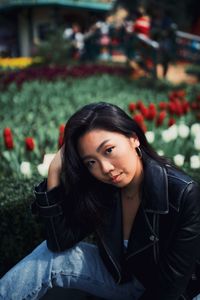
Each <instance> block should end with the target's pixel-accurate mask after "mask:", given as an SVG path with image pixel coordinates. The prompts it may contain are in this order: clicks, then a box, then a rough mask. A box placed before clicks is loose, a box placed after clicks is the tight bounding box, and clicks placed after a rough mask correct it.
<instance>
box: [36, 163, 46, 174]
mask: <svg viewBox="0 0 200 300" xmlns="http://www.w3.org/2000/svg"><path fill="white" fill-rule="evenodd" d="M37 169H38V173H39V174H40V175H41V176H43V177H47V175H48V167H47V165H45V164H40V165H38V166H37Z"/></svg>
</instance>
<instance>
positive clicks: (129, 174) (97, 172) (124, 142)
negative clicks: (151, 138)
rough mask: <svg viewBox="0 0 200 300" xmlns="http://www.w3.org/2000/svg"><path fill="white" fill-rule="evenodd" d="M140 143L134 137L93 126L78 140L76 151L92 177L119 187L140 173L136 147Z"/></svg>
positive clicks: (140, 164) (125, 184) (135, 179)
mask: <svg viewBox="0 0 200 300" xmlns="http://www.w3.org/2000/svg"><path fill="white" fill-rule="evenodd" d="M139 144H140V143H139V140H138V139H137V137H136V136H135V137H134V136H133V137H130V138H128V137H126V136H125V135H123V134H121V133H118V132H111V131H107V130H101V129H95V130H92V131H89V132H87V133H86V134H84V135H83V136H82V137H81V138H80V139H79V141H78V152H79V155H80V157H81V158H82V161H83V163H84V164H85V166H86V167H87V168H88V170H89V172H90V173H91V174H92V175H93V176H94V177H95V178H97V179H98V180H100V181H102V182H104V183H108V184H113V185H115V186H117V187H120V188H122V187H125V186H127V185H128V184H130V183H131V182H132V181H133V180H134V182H135V181H137V179H138V180H139V177H140V176H141V170H142V162H141V160H140V158H139V157H138V155H137V153H136V150H135V148H136V147H138V146H139Z"/></svg>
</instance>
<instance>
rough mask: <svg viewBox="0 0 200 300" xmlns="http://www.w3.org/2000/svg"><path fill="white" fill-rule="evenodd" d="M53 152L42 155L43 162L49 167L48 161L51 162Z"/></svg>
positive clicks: (53, 155)
mask: <svg viewBox="0 0 200 300" xmlns="http://www.w3.org/2000/svg"><path fill="white" fill-rule="evenodd" d="M55 155H56V154H55V153H49V154H45V155H44V159H43V164H45V165H47V166H48V167H49V165H50V163H51V162H52V160H53V158H54V157H55Z"/></svg>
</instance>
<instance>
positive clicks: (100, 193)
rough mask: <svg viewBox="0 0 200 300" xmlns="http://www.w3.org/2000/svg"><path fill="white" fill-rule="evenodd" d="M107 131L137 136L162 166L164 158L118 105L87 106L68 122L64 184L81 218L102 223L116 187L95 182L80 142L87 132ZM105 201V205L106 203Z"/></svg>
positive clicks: (143, 149)
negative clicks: (81, 151) (81, 150)
mask: <svg viewBox="0 0 200 300" xmlns="http://www.w3.org/2000/svg"><path fill="white" fill-rule="evenodd" d="M93 129H103V130H107V131H112V132H118V133H121V134H123V135H125V136H127V137H131V136H133V134H136V136H137V137H138V139H139V141H140V148H141V151H142V152H143V153H146V154H147V155H148V156H150V157H151V158H153V159H155V160H156V161H158V162H159V163H161V164H165V163H166V161H165V159H163V158H161V157H160V156H159V155H158V154H157V153H156V152H155V150H154V149H153V148H152V147H151V146H150V144H149V143H148V142H147V139H146V137H145V134H144V132H143V131H142V130H141V128H140V126H139V125H138V124H137V123H136V122H135V121H134V120H133V119H132V118H131V117H129V116H128V115H127V114H126V113H125V112H124V111H123V110H122V109H121V108H119V107H118V106H116V105H113V104H109V103H105V102H99V103H92V104H88V105H85V106H84V107H82V108H81V109H80V110H78V111H77V112H76V113H75V114H74V115H72V117H71V118H70V119H69V120H68V122H67V124H66V126H65V133H64V146H63V162H62V166H63V168H62V180H63V183H64V186H65V188H66V190H67V191H69V192H70V193H71V195H72V197H70V198H71V199H73V204H72V207H74V210H75V212H76V214H77V215H79V216H80V218H84V219H85V220H87V222H90V221H91V222H92V223H99V222H100V221H101V219H102V213H103V211H105V209H106V208H107V206H108V205H109V203H108V202H109V192H111V191H112V189H113V187H112V186H111V185H107V184H105V183H101V182H100V181H98V180H97V179H95V178H94V177H93V176H92V175H91V174H90V173H89V171H88V170H87V168H86V167H85V166H84V164H83V162H82V161H81V158H80V156H79V153H78V150H77V148H78V140H79V138H80V137H81V136H83V135H84V134H85V133H86V132H89V131H91V130H93ZM104 200H105V203H104Z"/></svg>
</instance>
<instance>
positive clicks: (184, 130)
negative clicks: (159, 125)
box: [178, 124, 190, 139]
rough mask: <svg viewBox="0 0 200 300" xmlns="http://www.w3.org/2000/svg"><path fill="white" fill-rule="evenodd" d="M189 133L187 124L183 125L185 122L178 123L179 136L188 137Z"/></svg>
mask: <svg viewBox="0 0 200 300" xmlns="http://www.w3.org/2000/svg"><path fill="white" fill-rule="evenodd" d="M189 134H190V128H189V127H188V126H187V125H185V124H180V125H179V126H178V135H179V136H180V137H181V138H183V139H185V138H187V137H188V135H189Z"/></svg>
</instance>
